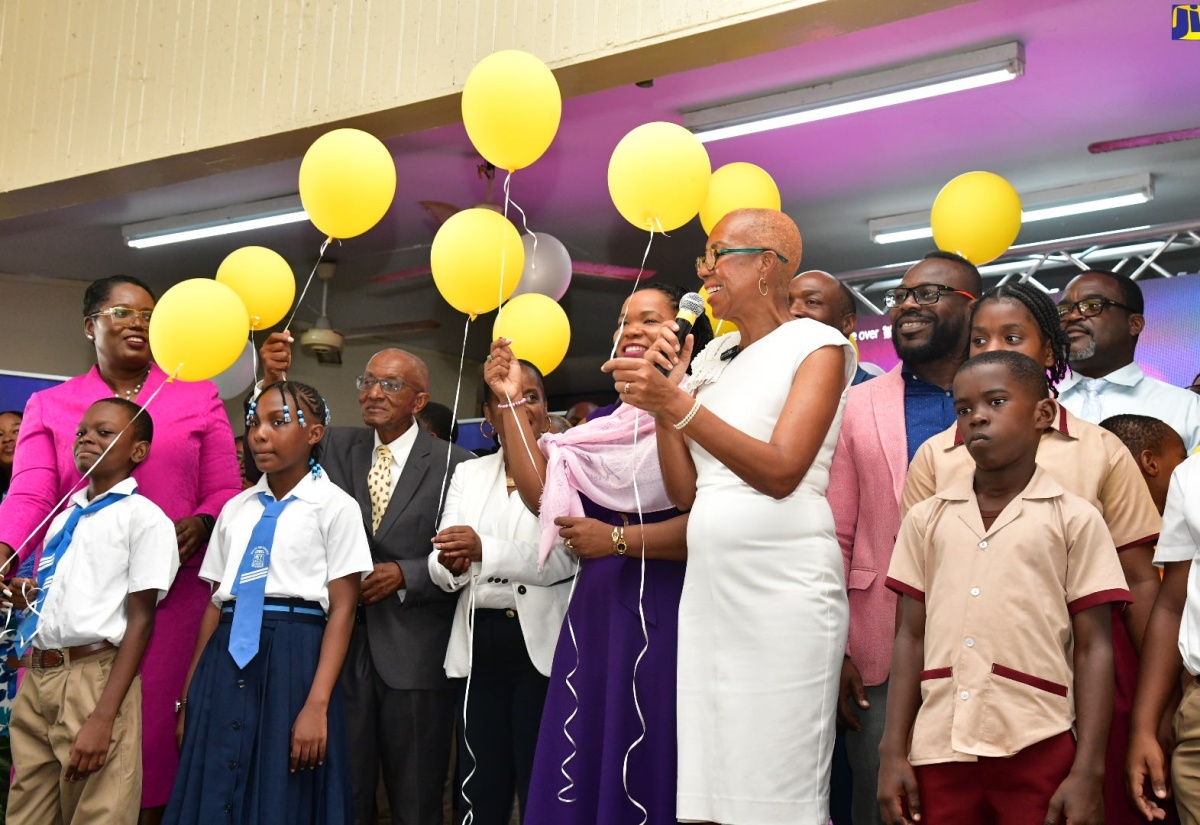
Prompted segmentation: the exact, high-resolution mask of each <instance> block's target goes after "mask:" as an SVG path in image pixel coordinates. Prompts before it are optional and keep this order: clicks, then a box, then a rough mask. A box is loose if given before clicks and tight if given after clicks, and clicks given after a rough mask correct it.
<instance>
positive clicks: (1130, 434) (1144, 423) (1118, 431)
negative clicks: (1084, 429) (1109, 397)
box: [1100, 413, 1183, 456]
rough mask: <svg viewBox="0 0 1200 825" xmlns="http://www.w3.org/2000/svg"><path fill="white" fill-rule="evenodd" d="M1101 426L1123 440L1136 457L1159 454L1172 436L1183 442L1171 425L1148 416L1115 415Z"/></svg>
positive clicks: (1105, 420) (1102, 422)
mask: <svg viewBox="0 0 1200 825" xmlns="http://www.w3.org/2000/svg"><path fill="white" fill-rule="evenodd" d="M1100 426H1101V427H1103V428H1104V429H1106V430H1108V431H1109V432H1110V433H1112V434H1113V435H1115V436H1116V437H1117V438H1119V439H1121V441H1122V442H1123V443H1124V444H1125V446H1126V447H1128V448H1129V452H1131V453H1133V454H1134V455H1135V456H1139V455H1141V454H1142V453H1143V452H1144V451H1145V450H1149V451H1150V452H1152V453H1158V452H1159V451H1160V450H1162V448H1163V446H1164V445H1165V444H1166V442H1167V440H1168V439H1169V438H1170V437H1171V436H1175V437H1176V438H1178V439H1179V440H1180V441H1181V442H1182V441H1183V439H1182V438H1180V436H1179V433H1177V432H1175V430H1173V429H1172V428H1171V426H1170V425H1169V424H1166V423H1164V422H1162V421H1159V420H1158V419H1157V418H1151V417H1150V416H1148V415H1133V414H1132V413H1124V414H1122V415H1113V416H1109V417H1108V418H1106V419H1104V420H1103V421H1101V422H1100Z"/></svg>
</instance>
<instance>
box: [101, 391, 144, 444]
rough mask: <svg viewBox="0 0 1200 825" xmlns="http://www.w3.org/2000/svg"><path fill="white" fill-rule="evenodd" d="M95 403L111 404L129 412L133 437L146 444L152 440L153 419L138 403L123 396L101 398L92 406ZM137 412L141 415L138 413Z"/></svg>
mask: <svg viewBox="0 0 1200 825" xmlns="http://www.w3.org/2000/svg"><path fill="white" fill-rule="evenodd" d="M96 404H111V405H113V406H114V407H120V408H121V409H123V410H125V412H127V413H129V420H130V422H131V424H132V426H133V437H134V438H135V439H137V440H138V441H145V442H146V443H147V444H149V443H150V442H151V441H153V440H154V421H152V420H151V418H150V413H148V412H146V410H144V409H142V407H141V406H140V405H138V404H135V403H133V402H132V401H129V400H128V399H125V398H101V399H100V400H99V401H97V402H95V404H92V406H93V407H94V406H96ZM139 412H140V413H141V415H139V414H138V413H139Z"/></svg>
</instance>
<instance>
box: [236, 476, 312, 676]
mask: <svg viewBox="0 0 1200 825" xmlns="http://www.w3.org/2000/svg"><path fill="white" fill-rule="evenodd" d="M258 500H259V501H261V502H262V505H263V514H262V518H260V519H259V520H258V524H256V525H254V529H253V530H251V531H250V543H249V544H247V545H246V552H245V553H244V554H243V555H242V562H241V564H239V565H238V572H237V579H235V580H234V582H233V587H232V588H230V593H231V595H233V596H234V597H235V599H236V601H235V602H234V603H233V627H231V628H230V629H229V655H230V656H232V657H233V661H235V662H237V666H238V667H239V668H244V667H245V666H246V665H247V664H249V663H250V660H251V659H253V658H254V657H255V655H257V654H258V636H259V632H260V631H261V630H262V616H263V600H264V598H265V597H266V593H267V569H268V568H269V567H270V566H271V544H272V543H273V542H274V541H275V525H276V524H278V523H279V516H280V514H282V513H283V508H285V507H287V506H288V505H289V504H291V503H292V502H293V501H295V500H296V497H295V496H290V497H288V498H285V499H284V500H283V501H276V500H275V499H273V498H271V497H270V496H269V495H267V494H266V493H259V494H258Z"/></svg>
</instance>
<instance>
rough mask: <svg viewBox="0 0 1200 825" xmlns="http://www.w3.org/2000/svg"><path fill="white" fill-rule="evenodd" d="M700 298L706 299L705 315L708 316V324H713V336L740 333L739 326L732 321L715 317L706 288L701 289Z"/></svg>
mask: <svg viewBox="0 0 1200 825" xmlns="http://www.w3.org/2000/svg"><path fill="white" fill-rule="evenodd" d="M700 297H701V298H703V299H704V314H705V315H707V316H708V322H709V323H710V324H712V328H713V335H727V334H729V333H731V332H737V331H738V328H737V324H735V323H733V322H732V321H722V320H721V319H720V318H718V317H717V316H715V315H713V311H712V307H711V306H709V303H708V290H707V289H705V288H704V287H700Z"/></svg>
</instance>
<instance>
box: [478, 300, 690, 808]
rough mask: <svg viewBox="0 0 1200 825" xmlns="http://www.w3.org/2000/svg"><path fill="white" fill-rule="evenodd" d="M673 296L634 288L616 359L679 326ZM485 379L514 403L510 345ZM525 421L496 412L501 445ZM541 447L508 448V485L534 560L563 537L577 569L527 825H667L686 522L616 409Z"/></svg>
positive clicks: (527, 434)
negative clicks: (535, 551)
mask: <svg viewBox="0 0 1200 825" xmlns="http://www.w3.org/2000/svg"><path fill="white" fill-rule="evenodd" d="M682 292H683V291H682V290H680V289H678V288H676V287H671V286H668V285H659V284H651V285H647V286H646V287H644V288H642V289H639V290H638V291H636V292H635V293H634V294H633V295H632V296H631V297H630V298H629V300H628V301H626V303H625V306H624V307H623V309H622V314H621V323H620V324H619V326H618V330H617V333H616V334H615V336H614V338H615V339H616V343H617V352H618V353H619V354H621V355H623V356H625V357H637V356H639V355H640V354H641V353H643V352H645V351H646V349H648V348H649V347H650V345H651V344H652V343H653V341H654V340H655V339H656V338H657V336H658V328H659V326H660V325H661V324H664V323H670V322H671V321H672V320H673V319H674V317H675V312H676V310H677V308H678V304H679V298H680V297H681V296H682ZM693 334H694V335H695V336H696V339H697V340H696V346H697V347H702V346H704V344H706V343H707V342H708V339H709V338H710V337H711V335H712V330H711V327H710V326H709V324H708V321H707V319H706V318H703V317H701V318H700V319H699V320H698V321H697V324H696V328H695V329H694V330H693ZM485 376H486V378H487V380H488V383H489V385H490V386H491V387H492V388H493V390H495V391H496V393H497V394H498V395H499V396H500V397H504V393H505V392H506V391H507V392H509V393H510V395H511V396H512V397H514V398H515V397H519V396H518V395H517V394H518V393H519V391H520V390H519V387H520V372H519V366H518V365H517V362H516V361H515V360H514V359H513V358H512V354H511V352H510V351H509V349H508V345H507V342H505V341H502V340H501V341H497V342H495V343H494V344H493V345H492V355H491V356H489V362H488V364H487V369H486V371H485ZM524 421H525V416H517V415H506V416H504V417H503V421H502V422H501V424H500V426H501V427H502V428H503V431H502V437H503V438H504V441H505V443H506V444H510V445H517V444H520V443H521V442H522V440H524V443H525V444H528V445H533V444H534V442H535V439H536V438H537V435H536V434H535V433H533V432H532V431H530V430H529V428H528V425H527V423H522V422H524ZM635 432H636V439H635ZM538 446H539V447H541V450H538V449H537V447H533V448H532V449H531V450H529V451H526V450H522V449H516V448H513V449H512V457H513V477H514V480H515V481H516V484H517V489H518V491H519V492H520V494H521V497H522V498H523V499H524V501H525V503H526V506H528V507H529V509H530V510H532V511H533V512H539V511H540V512H539V515H540V517H541V520H542V525H543V530H544V533H543V553H544V552H545V550H546V549H548V547H549V544H550V543H552V541H553V539H555V538H557V537H559V536H561V537H562V539H563V540H564V541H565V543H566V545H567V547H568V548H569V549H570V550H571V551H572V552H573V553H574V554H575V555H576V556H578V557H579V560H580V567H579V574H578V579H577V581H576V584H575V590H574V594H573V596H572V599H571V605H570V607H569V609H568V611H567V620H566V621H565V622H564V623H563V628H562V632H561V634H560V635H559V639H558V645H557V647H556V649H555V653H554V665H553V669H552V671H551V675H550V688H549V691H548V692H547V694H546V705H545V709H544V710H543V712H542V726H541V731H540V734H539V736H538V745H537V753H536V755H535V757H534V766H533V779H532V782H531V784H530V788H529V802H528V806H527V808H526V811H525V820H524V821H525V825H626V823H628V825H637V823H640V822H643V821H646V822H648V823H649V825H674V823H675V821H676V819H675V763H676V758H675V754H676V745H675V648H676V638H677V631H678V610H679V594H680V591H681V589H682V587H683V570H684V560H685V558H686V555H687V548H686V542H685V535H686V531H687V516H686V515H684V514H681V513H680V512H679V511H678V510H675V509H674V508H672V507H671V506H670V503H669V502H668V500H667V498H666V495H665V490H663V487H662V477H661V474H660V472H659V469H658V457H657V452H656V447H655V439H654V422H653V419H651V418H650V417H649V416H647V415H645V414H644V413H639V412H638V411H636V410H634V409H633V408H631V407H627V406H625V405H623V404H620V405H613V406H611V407H605V408H602V409H600V410H597V411H596V412H595V413H593V414H592V415H591V416H590V417H589V420H588V422H587V423H585V424H582V425H580V426H578V427H575V428H573V429H571V430H568V431H567V432H566V433H562V434H558V435H548V436H545V437H544V438H543V439H542V441H541V442H540V444H538ZM522 459H523V460H522ZM531 459H532V461H533V462H534V463H533V464H531V463H530V460H531ZM543 478H544V479H545V483H544V484H543V482H542V479H543ZM635 479H636V487H635V486H634V480H635ZM639 500H640V503H641V506H640V510H641V516H640V517H639V513H638V510H639V507H638V501H639ZM643 617H644V622H643ZM643 627H644V632H643ZM635 668H636V671H635ZM635 672H636V694H635V691H634V687H635V678H634V677H635ZM643 720H644V725H643Z"/></svg>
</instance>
